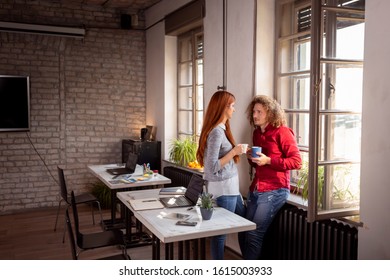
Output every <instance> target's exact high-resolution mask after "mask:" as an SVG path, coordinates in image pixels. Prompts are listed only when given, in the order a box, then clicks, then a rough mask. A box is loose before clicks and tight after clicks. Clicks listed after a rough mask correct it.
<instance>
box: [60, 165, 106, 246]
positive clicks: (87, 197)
mask: <svg viewBox="0 0 390 280" xmlns="http://www.w3.org/2000/svg"><path fill="white" fill-rule="evenodd" d="M57 171H58V178H59V180H60V189H61V199H60V202H59V203H58V209H57V217H56V223H55V225H54V231H56V229H57V221H58V215H59V213H60V209H61V202H62V201H65V203H66V204H67V206H66V209H68V208H69V206H70V205H71V202H70V199H69V195H68V189H67V187H66V182H65V175H64V170H63V169H62V168H60V167H59V166H57ZM75 201H76V202H75V203H76V204H81V203H88V204H91V208H92V222H93V224H95V215H94V209H93V206H92V203H96V204H97V206H98V208H99V212H100V221H101V222H103V215H102V209H101V207H100V202H99V200H98V199H97V197H96V196H94V195H93V194H91V193H81V194H78V195H76V196H75ZM65 230H66V228H65V226H64V233H63V236H62V243H64V242H65Z"/></svg>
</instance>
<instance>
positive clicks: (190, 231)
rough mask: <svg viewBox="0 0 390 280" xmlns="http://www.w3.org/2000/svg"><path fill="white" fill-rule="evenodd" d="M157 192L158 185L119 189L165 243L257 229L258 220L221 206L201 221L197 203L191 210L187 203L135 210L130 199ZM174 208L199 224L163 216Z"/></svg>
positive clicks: (122, 198)
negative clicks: (178, 222) (154, 187)
mask: <svg viewBox="0 0 390 280" xmlns="http://www.w3.org/2000/svg"><path fill="white" fill-rule="evenodd" d="M158 192H159V190H158V189H152V190H141V191H131V192H120V193H117V196H118V198H119V200H120V201H121V202H122V203H123V204H124V205H125V206H126V207H127V208H128V209H129V210H130V211H131V212H133V214H134V216H135V218H136V219H137V220H138V221H140V222H141V223H142V224H143V225H144V226H145V227H146V228H147V229H148V230H150V232H152V234H153V235H154V236H155V237H157V238H158V239H159V240H160V241H161V242H163V243H173V242H180V241H186V240H194V239H201V238H205V237H210V236H215V235H221V234H229V233H236V232H241V231H247V230H254V229H256V224H255V223H253V222H251V221H249V220H247V219H244V218H242V217H240V216H238V215H236V214H234V213H232V212H230V211H228V210H226V209H224V208H220V207H217V208H215V210H214V213H213V216H212V217H211V219H210V220H207V221H202V218H201V216H200V214H199V211H198V207H194V208H193V209H192V210H190V211H188V210H187V209H188V208H187V207H180V208H163V209H154V210H142V211H134V209H132V207H131V205H130V203H129V202H128V200H129V199H142V198H152V197H158V196H159V194H158ZM172 212H174V213H185V214H190V215H191V217H190V218H189V220H191V221H197V222H198V224H197V225H196V226H195V227H189V226H177V225H175V223H176V222H177V220H174V219H167V218H163V216H164V215H166V214H168V213H172ZM158 244H159V243H158ZM156 245H157V244H156ZM153 254H154V253H153ZM153 257H156V258H158V257H159V256H154V255H153Z"/></svg>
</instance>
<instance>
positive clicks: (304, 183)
mask: <svg viewBox="0 0 390 280" xmlns="http://www.w3.org/2000/svg"><path fill="white" fill-rule="evenodd" d="M308 177H309V166H308V162H307V161H303V163H302V168H301V169H300V170H299V179H298V182H297V190H301V191H302V198H303V199H304V200H307V199H308V197H309V181H308ZM324 183H325V177H324V167H323V166H320V167H319V168H318V205H319V206H321V205H322V189H323V187H324Z"/></svg>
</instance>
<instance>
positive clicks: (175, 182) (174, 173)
mask: <svg viewBox="0 0 390 280" xmlns="http://www.w3.org/2000/svg"><path fill="white" fill-rule="evenodd" d="M192 174H193V173H192V172H189V171H186V170H183V169H180V168H177V167H174V166H166V167H164V176H165V177H168V178H169V179H171V181H172V182H171V184H169V185H165V187H176V186H184V187H187V186H188V183H189V182H190V179H191V176H192Z"/></svg>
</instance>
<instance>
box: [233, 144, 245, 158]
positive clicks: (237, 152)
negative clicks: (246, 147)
mask: <svg viewBox="0 0 390 280" xmlns="http://www.w3.org/2000/svg"><path fill="white" fill-rule="evenodd" d="M232 151H233V153H234V155H235V156H236V155H237V156H238V155H241V154H243V152H242V145H241V144H238V145H237V146H235V147H234V148H233V149H232Z"/></svg>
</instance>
